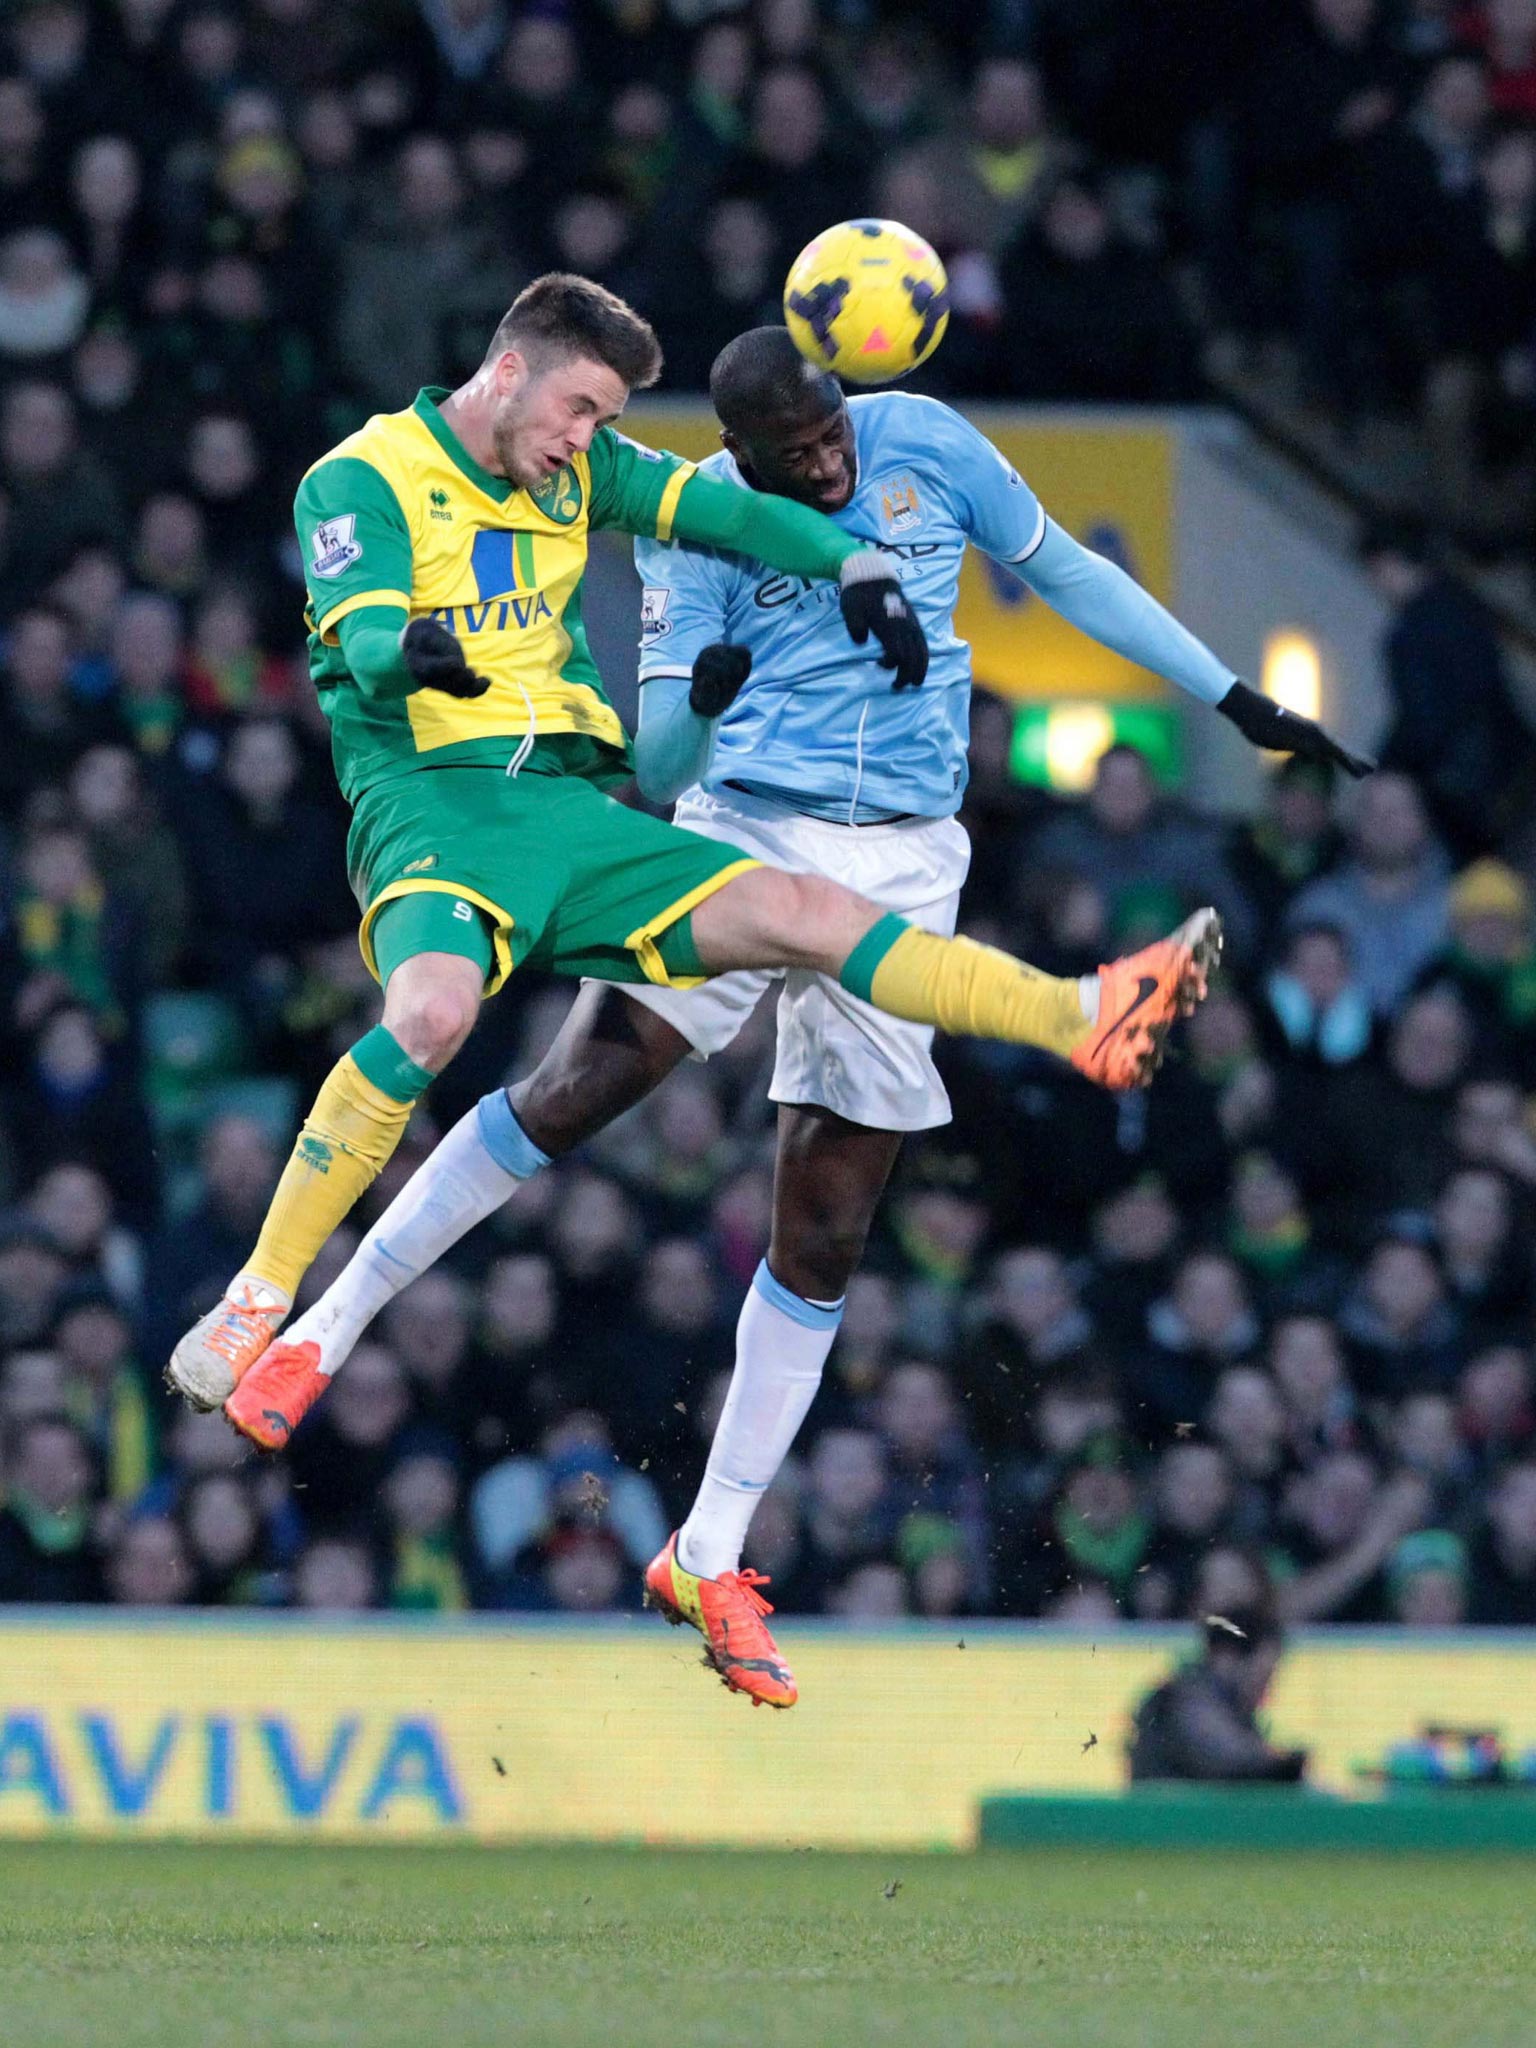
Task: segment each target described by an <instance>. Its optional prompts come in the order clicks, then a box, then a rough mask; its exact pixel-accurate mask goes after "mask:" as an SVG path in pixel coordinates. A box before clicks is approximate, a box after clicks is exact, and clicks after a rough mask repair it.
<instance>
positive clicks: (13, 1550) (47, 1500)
mask: <svg viewBox="0 0 1536 2048" xmlns="http://www.w3.org/2000/svg"><path fill="white" fill-rule="evenodd" d="M94 1486H95V1475H94V1473H93V1472H92V1469H91V1460H90V1454H89V1453H88V1452H87V1450H86V1447H85V1444H84V1442H83V1441H82V1439H81V1436H80V1433H79V1431H78V1430H77V1429H76V1428H75V1427H74V1425H73V1424H72V1423H70V1422H66V1421H64V1420H63V1418H62V1417H58V1416H48V1415H40V1416H37V1417H36V1418H35V1419H33V1420H32V1421H30V1422H27V1423H24V1424H22V1425H21V1427H20V1428H19V1429H18V1430H17V1431H16V1433H15V1435H14V1438H13V1439H12V1442H11V1444H10V1449H9V1454H8V1456H7V1459H6V1465H5V1506H4V1507H3V1508H0V1600H46V1601H51V1602H54V1603H56V1604H62V1603H65V1602H73V1601H78V1600H99V1599H100V1598H101V1596H102V1579H101V1566H100V1561H99V1558H98V1555H97V1551H96V1545H95V1541H94V1537H93V1532H92V1526H91V1504H92V1495H93V1492H94Z"/></svg>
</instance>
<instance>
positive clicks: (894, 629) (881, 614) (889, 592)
mask: <svg viewBox="0 0 1536 2048" xmlns="http://www.w3.org/2000/svg"><path fill="white" fill-rule="evenodd" d="M842 586H843V595H842V607H843V624H844V625H845V626H846V627H847V628H848V634H849V638H850V639H851V640H852V641H853V644H854V646H855V647H862V646H863V645H864V643H865V641H866V640H868V638H869V636H870V634H871V633H873V634H874V636H875V638H876V639H877V640H878V641H879V643H880V666H881V667H882V668H889V669H894V670H895V671H896V673H895V677H894V679H893V680H892V683H891V688H892V689H893V690H915V689H916V688H917V687H918V685H919V684H920V683H921V682H922V680H923V677H924V676H925V675H927V673H928V642H927V640H926V639H925V638H924V637H923V629H922V627H921V626H920V625H919V624H918V620H917V614H916V613H915V612H914V611H913V609H912V607H911V605H910V604H908V602H907V597H906V592H905V591H904V590H903V589H902V587H901V583H900V580H899V579H898V577H897V576H896V573H895V571H894V570H893V569H892V568H891V567H890V565H889V563H888V562H887V560H886V558H885V556H884V555H882V554H881V553H880V552H879V550H878V549H877V548H865V549H864V550H863V551H862V552H861V553H859V554H857V555H850V556H849V557H848V559H847V561H846V562H844V564H843V573H842Z"/></svg>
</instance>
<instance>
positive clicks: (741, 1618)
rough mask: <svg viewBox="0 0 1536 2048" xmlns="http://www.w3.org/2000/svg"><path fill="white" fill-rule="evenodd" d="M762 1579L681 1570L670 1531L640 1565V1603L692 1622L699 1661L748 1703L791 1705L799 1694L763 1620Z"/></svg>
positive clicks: (767, 1610)
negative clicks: (642, 1584) (701, 1652)
mask: <svg viewBox="0 0 1536 2048" xmlns="http://www.w3.org/2000/svg"><path fill="white" fill-rule="evenodd" d="M768 1583H769V1582H768V1580H767V1579H766V1578H765V1577H764V1576H763V1574H762V1573H761V1572H754V1571H744V1572H722V1573H721V1574H720V1576H719V1578H718V1579H701V1578H699V1577H698V1576H697V1575H696V1574H695V1573H693V1572H690V1571H685V1570H684V1569H683V1567H682V1566H681V1565H680V1564H679V1563H678V1561H677V1534H676V1532H675V1531H674V1532H673V1534H672V1535H670V1536H669V1537H668V1538H667V1541H666V1546H665V1548H664V1549H663V1550H662V1551H661V1552H660V1553H659V1554H658V1555H657V1556H656V1557H653V1558H652V1559H651V1562H650V1564H649V1565H648V1566H647V1567H646V1573H645V1604H646V1606H647V1607H654V1608H655V1609H656V1611H657V1612H658V1613H659V1614H660V1615H661V1617H662V1618H663V1620H665V1621H669V1622H671V1624H672V1626H673V1627H674V1628H678V1627H680V1626H681V1625H682V1623H683V1622H685V1621H687V1622H691V1623H692V1624H693V1626H694V1627H695V1628H696V1629H697V1630H698V1632H699V1634H700V1635H701V1636H702V1637H703V1638H704V1662H705V1663H706V1664H707V1665H708V1666H709V1668H710V1669H711V1671H717V1672H718V1673H719V1674H720V1678H721V1680H722V1682H723V1683H724V1684H725V1685H726V1686H728V1687H729V1688H730V1690H731V1691H732V1692H744V1693H745V1694H746V1695H747V1698H748V1699H749V1700H751V1702H752V1704H753V1706H754V1707H761V1706H763V1705H765V1704H766V1705H768V1706H770V1707H792V1706H793V1705H794V1704H795V1701H796V1700H797V1699H799V1697H800V1694H799V1692H798V1691H797V1689H796V1686H795V1678H794V1673H793V1672H792V1671H791V1670H790V1668H789V1666H788V1665H787V1664H786V1663H785V1662H784V1659H783V1657H782V1656H781V1655H780V1654H779V1646H778V1644H777V1643H776V1642H775V1641H774V1640H773V1637H772V1636H771V1635H769V1633H768V1630H767V1628H766V1627H765V1625H764V1622H763V1616H764V1615H765V1614H772V1612H773V1609H772V1607H770V1606H769V1604H768V1602H767V1601H766V1600H765V1599H764V1598H763V1596H762V1594H761V1593H759V1592H758V1590H757V1589H758V1587H759V1586H766V1585H767V1584H768Z"/></svg>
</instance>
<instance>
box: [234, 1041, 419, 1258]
mask: <svg viewBox="0 0 1536 2048" xmlns="http://www.w3.org/2000/svg"><path fill="white" fill-rule="evenodd" d="M431 1079H432V1076H431V1075H430V1074H429V1073H428V1072H427V1071H426V1069H425V1068H424V1067H418V1066H417V1065H416V1063H415V1061H414V1060H411V1059H409V1058H408V1057H407V1055H406V1054H405V1053H403V1052H402V1051H401V1050H400V1047H399V1046H398V1045H397V1044H396V1042H395V1040H394V1039H393V1038H392V1037H391V1036H390V1034H389V1033H388V1032H387V1031H385V1030H384V1029H383V1028H382V1026H381V1027H380V1028H378V1029H377V1030H374V1031H370V1032H369V1033H368V1035H367V1036H366V1037H365V1038H363V1039H361V1040H359V1042H358V1043H357V1044H356V1045H355V1046H353V1048H352V1050H351V1051H350V1052H348V1053H345V1054H343V1056H342V1057H341V1059H339V1060H338V1061H337V1063H336V1065H335V1066H334V1067H332V1069H331V1071H330V1073H329V1074H328V1075H327V1076H326V1079H325V1085H324V1086H323V1087H322V1088H321V1090H320V1093H319V1094H318V1095H317V1096H316V1097H315V1106H314V1108H313V1109H312V1110H311V1111H310V1113H309V1115H308V1117H307V1118H306V1119H305V1122H304V1128H303V1130H301V1131H300V1133H299V1139H298V1143H297V1144H296V1145H295V1146H294V1148H293V1151H292V1153H291V1155H290V1156H289V1160H288V1164H287V1165H286V1166H285V1167H284V1168H283V1177H282V1179H281V1180H280V1181H279V1182H278V1184H277V1192H276V1193H275V1194H274V1195H273V1197H272V1204H271V1207H270V1208H269V1209H268V1210H267V1216H266V1221H265V1222H264V1223H263V1224H262V1226H261V1235H260V1237H259V1238H257V1240H256V1249H255V1251H254V1252H253V1253H252V1254H251V1257H250V1259H249V1261H248V1262H247V1265H246V1268H245V1270H246V1271H247V1272H248V1273H253V1274H255V1275H256V1277H257V1278H258V1279H261V1280H266V1281H268V1282H270V1284H271V1285H272V1286H274V1287H280V1288H282V1290H283V1292H284V1293H285V1294H287V1295H289V1296H290V1297H291V1296H292V1295H294V1294H296V1293H297V1292H298V1286H299V1282H300V1281H301V1280H302V1279H303V1278H304V1275H305V1274H306V1273H307V1272H308V1271H309V1268H310V1266H311V1264H312V1263H313V1261H314V1257H315V1254H316V1253H317V1252H318V1251H319V1249H320V1247H321V1245H323V1244H324V1243H325V1241H326V1239H327V1238H328V1237H329V1236H330V1234H331V1232H332V1231H333V1230H334V1229H335V1228H336V1226H337V1224H338V1223H340V1222H341V1220H342V1218H343V1217H344V1216H346V1214H347V1213H348V1211H349V1210H350V1209H351V1208H352V1207H353V1205H354V1204H355V1203H356V1202H357V1200H358V1199H359V1197H360V1196H361V1195H362V1194H363V1192H364V1190H365V1189H367V1188H368V1187H370V1186H371V1185H372V1183H373V1182H374V1181H375V1180H376V1179H377V1178H378V1175H379V1172H380V1170H381V1169H382V1168H383V1167H384V1165H385V1164H386V1163H387V1161H388V1160H389V1157H390V1155H391V1154H392V1153H393V1151H394V1149H395V1147H396V1146H397V1145H398V1144H399V1142H400V1139H401V1137H402V1135H403V1134H404V1131H405V1127H406V1125H407V1124H408V1123H409V1122H410V1118H411V1111H412V1109H413V1108H414V1107H415V1105H416V1098H417V1097H418V1096H419V1095H420V1094H421V1093H422V1092H423V1090H424V1089H425V1088H426V1087H427V1084H428V1083H429V1082H430V1081H431ZM381 1084H382V1085H381Z"/></svg>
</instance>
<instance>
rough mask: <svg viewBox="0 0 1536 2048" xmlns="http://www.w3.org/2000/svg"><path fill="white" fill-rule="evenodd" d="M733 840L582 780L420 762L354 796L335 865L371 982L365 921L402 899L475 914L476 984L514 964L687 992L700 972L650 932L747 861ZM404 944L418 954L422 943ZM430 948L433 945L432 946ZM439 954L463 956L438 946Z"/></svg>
mask: <svg viewBox="0 0 1536 2048" xmlns="http://www.w3.org/2000/svg"><path fill="white" fill-rule="evenodd" d="M760 865H761V863H760V862H758V861H755V860H753V859H752V858H751V857H750V856H749V855H747V854H745V853H743V852H741V850H740V849H739V848H738V847H734V846H723V845H722V844H721V843H720V841H719V840H717V839H705V838H702V837H701V836H700V835H699V834H698V833H696V832H684V831H682V830H680V829H679V827H677V826H676V825H668V824H665V823H663V821H662V820H661V819H659V818H652V817H649V816H647V815H646V813H645V812H643V811H632V810H629V809H627V808H626V806H625V805H623V804H620V803H615V801H614V800H613V798H612V797H609V796H604V794H603V793H602V791H601V790H600V789H598V788H597V787H596V785H595V784H594V783H591V782H589V781H587V780H586V779H585V777H583V776H579V775H550V774H540V773H529V772H528V771H527V770H525V771H524V772H523V773H522V774H521V775H518V776H516V777H513V776H510V775H508V774H507V772H506V771H505V769H503V768H499V767H494V768H493V767H479V766H460V767H443V768H420V769H417V770H415V771H413V772H412V773H410V774H408V775H402V776H400V777H399V778H398V779H396V780H395V781H392V782H385V783H379V784H377V785H375V787H374V788H372V789H369V790H365V791H364V792H363V794H362V795H361V796H360V797H359V798H358V800H357V805H356V808H355V809H354V811H353V814H352V831H351V834H350V836H349V838H348V841H347V870H348V874H349V876H350V878H351V882H352V888H353V891H354V893H355V894H356V896H357V900H358V902H359V903H360V904H361V906H362V911H363V924H362V930H361V932H360V933H359V935H358V937H359V943H360V944H361V946H362V950H363V958H364V960H365V961H366V962H367V963H368V968H369V971H370V973H372V974H373V975H374V977H375V979H377V978H379V965H378V960H377V957H376V954H375V950H374V938H373V930H374V923H375V920H376V919H377V917H378V915H379V912H380V911H381V910H382V909H383V908H384V906H385V905H386V904H387V903H393V902H396V901H397V900H398V899H399V898H401V897H402V896H418V895H428V894H434V895H439V896H442V897H445V898H447V899H449V903H448V906H447V916H448V918H449V919H451V918H453V917H459V918H463V919H466V920H467V919H468V918H469V916H470V910H469V909H462V910H461V909H456V908H454V907H453V906H457V905H467V906H471V907H472V909H473V910H474V911H478V912H479V913H480V915H481V916H482V917H483V918H484V920H485V925H486V928H487V929H488V931H489V933H490V938H491V949H492V958H491V963H490V967H489V970H488V972H487V974H486V979H485V993H486V994H487V995H494V994H495V993H496V991H497V989H499V988H500V987H501V985H502V983H503V982H504V981H505V980H506V978H507V976H508V975H509V974H510V973H511V972H512V970H513V968H514V967H521V966H523V965H524V964H527V965H529V966H532V967H538V968H542V969H543V970H544V971H545V972H546V973H550V974H568V975H590V976H592V977H593V978H594V979H596V980H599V981H650V982H655V983H656V984H658V985H659V986H660V987H662V988H692V987H695V986H697V984H698V982H699V981H701V980H702V979H703V978H704V977H703V976H702V975H701V974H700V973H698V972H683V971H681V967H682V963H683V961H685V960H686V961H687V964H688V965H689V967H691V968H694V969H696V968H697V965H698V963H697V959H696V957H692V956H691V949H690V948H689V947H687V946H682V947H677V946H672V947H666V948H665V950H666V952H667V953H669V954H670V955H671V957H672V962H673V965H672V967H671V968H669V966H668V964H667V960H666V959H665V958H663V951H664V944H663V941H664V935H665V934H666V933H667V932H668V931H669V929H671V928H672V927H674V926H676V925H678V924H679V922H680V920H682V919H683V918H686V917H687V916H688V914H689V912H690V911H692V910H693V908H694V907H695V905H697V904H699V903H702V902H703V901H704V899H705V898H706V897H707V896H712V895H713V894H714V893H715V891H716V890H717V889H719V888H721V887H723V886H724V884H725V883H726V882H728V881H729V880H730V879H731V877H732V876H733V875H738V874H741V873H742V872H743V871H744V870H745V869H747V868H754V867H758V866H760ZM413 950H426V948H424V947H417V948H413ZM433 950H435V949H433ZM446 950H449V951H454V952H469V953H471V954H472V953H473V950H474V949H473V948H472V947H469V946H463V945H452V944H450V945H448V946H447V947H446Z"/></svg>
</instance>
